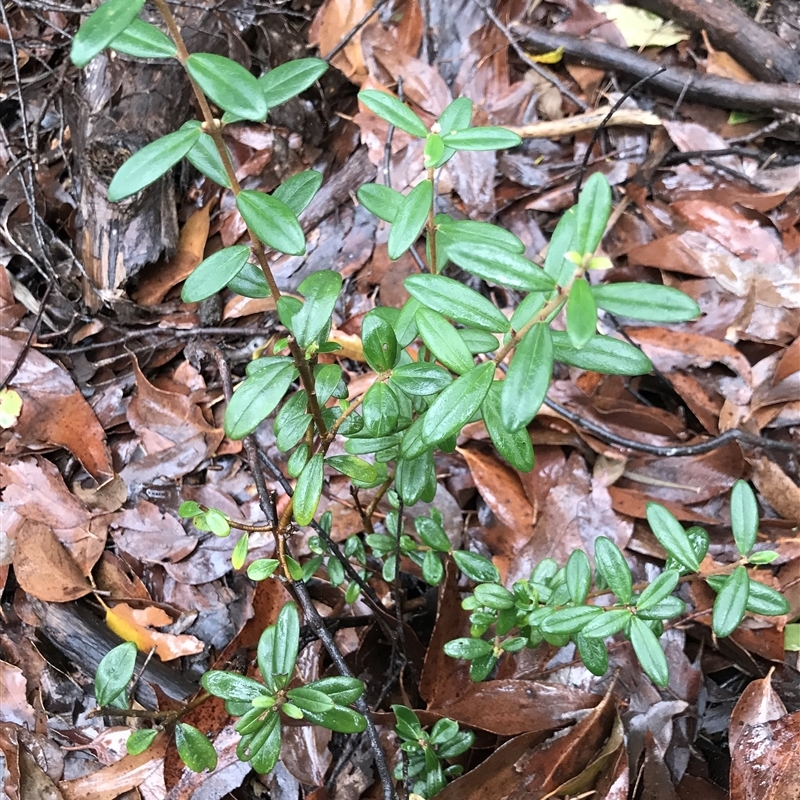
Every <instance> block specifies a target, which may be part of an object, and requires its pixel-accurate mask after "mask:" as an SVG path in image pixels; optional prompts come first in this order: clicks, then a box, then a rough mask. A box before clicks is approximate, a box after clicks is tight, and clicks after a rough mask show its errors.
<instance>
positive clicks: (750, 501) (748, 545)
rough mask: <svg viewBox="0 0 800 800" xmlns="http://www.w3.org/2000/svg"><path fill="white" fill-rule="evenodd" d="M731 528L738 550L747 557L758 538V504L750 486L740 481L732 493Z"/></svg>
mask: <svg viewBox="0 0 800 800" xmlns="http://www.w3.org/2000/svg"><path fill="white" fill-rule="evenodd" d="M731 527H732V528H733V539H734V541H735V542H736V549H737V550H738V551H739V552H740V553H741V554H742V555H743V556H746V555H747V554H748V553H749V552H750V551H751V550H752V549H753V546H754V545H755V543H756V537H757V536H758V503H757V502H756V496H755V493H754V492H753V490H752V489H751V488H750V484H749V483H747V481H743V480H738V481H736V483H734V484H733V490H732V491H731Z"/></svg>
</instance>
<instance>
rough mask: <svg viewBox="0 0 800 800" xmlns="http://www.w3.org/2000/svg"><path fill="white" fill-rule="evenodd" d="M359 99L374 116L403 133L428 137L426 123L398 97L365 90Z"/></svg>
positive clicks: (359, 94)
mask: <svg viewBox="0 0 800 800" xmlns="http://www.w3.org/2000/svg"><path fill="white" fill-rule="evenodd" d="M358 99H359V100H360V101H361V102H362V103H363V104H364V105H365V106H366V107H367V108H368V109H369V110H370V111H371V112H372V113H373V114H377V115H378V116H379V117H380V118H381V119H383V120H386V122H388V123H389V124H390V125H394V127H395V128H400V130H401V131H405V132H406V133H410V134H411V135H412V136H416V137H418V138H420V139H424V138H425V137H426V136H427V135H428V129H427V128H426V127H425V123H424V122H423V121H422V120H421V119H420V118H419V117H418V116H417V115H416V114H415V113H414V112H413V111H412V110H411V109H410V108H409V107H408V106H406V105H404V104H403V103H401V102H400V101H399V100H398V99H397V98H396V97H393V96H392V95H390V94H387V93H386V92H380V91H377V90H375V89H365V90H363V91H361V92H359V93H358Z"/></svg>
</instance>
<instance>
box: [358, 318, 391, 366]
mask: <svg viewBox="0 0 800 800" xmlns="http://www.w3.org/2000/svg"><path fill="white" fill-rule="evenodd" d="M361 342H362V344H363V347H364V357H365V358H366V359H367V364H369V365H370V367H372V369H374V370H375V372H386V370H390V369H391V368H392V367H393V366H394V365H395V364H396V363H397V358H398V355H399V349H398V346H397V337H396V336H395V333H394V329H393V328H392V326H391V325H390V324H389V323H388V322H387V321H386V320H385V319H383V318H382V317H381V316H380V315H379V314H376V313H375V311H370V312H369V313H368V314H367V315H366V316H365V317H364V319H363V321H362V323H361Z"/></svg>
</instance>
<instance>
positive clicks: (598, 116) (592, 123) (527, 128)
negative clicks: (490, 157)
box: [505, 106, 661, 139]
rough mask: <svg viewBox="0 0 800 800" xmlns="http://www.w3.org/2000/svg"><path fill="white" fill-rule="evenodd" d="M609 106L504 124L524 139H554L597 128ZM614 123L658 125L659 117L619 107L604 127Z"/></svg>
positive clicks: (648, 112) (635, 109)
mask: <svg viewBox="0 0 800 800" xmlns="http://www.w3.org/2000/svg"><path fill="white" fill-rule="evenodd" d="M609 110H610V107H608V106H604V107H602V108H597V109H595V110H594V111H588V112H587V113H585V114H575V116H572V117H564V119H554V120H546V121H544V122H532V123H531V124H530V125H519V126H513V125H506V126H505V127H506V128H508V130H510V131H514V133H516V134H518V135H519V136H522V137H523V138H525V139H556V138H558V137H560V136H574V135H575V134H576V133H581V132H583V131H593V130H594V129H595V128H599V127H600V124H601V123H602V122H603V120H604V119H605V118H606V116H608V112H609ZM615 125H627V126H641V125H645V126H648V127H658V126H659V125H661V119H660V118H659V116H658V114H653V113H652V112H651V111H642V110H641V109H638V108H620V109H619V110H617V111H616V112H615V114H614V116H612V117H611V119H610V120H609V121H608V122H607V123H606V127H613V126H615Z"/></svg>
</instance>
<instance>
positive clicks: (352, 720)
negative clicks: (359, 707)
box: [303, 706, 367, 733]
mask: <svg viewBox="0 0 800 800" xmlns="http://www.w3.org/2000/svg"><path fill="white" fill-rule="evenodd" d="M303 716H304V717H305V718H306V719H307V720H308V721H309V722H313V723H315V724H316V725H321V726H322V727H323V728H327V729H328V730H331V731H336V732H337V733H361V732H362V731H364V730H366V728H367V720H366V719H365V718H364V717H363V716H362V715H361V714H359V713H358V711H354V710H353V709H352V708H347V707H346V706H334V707H333V708H331V709H329V710H328V711H322V712H320V713H316V712H311V711H304V712H303Z"/></svg>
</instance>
